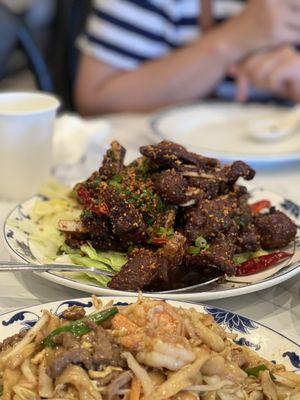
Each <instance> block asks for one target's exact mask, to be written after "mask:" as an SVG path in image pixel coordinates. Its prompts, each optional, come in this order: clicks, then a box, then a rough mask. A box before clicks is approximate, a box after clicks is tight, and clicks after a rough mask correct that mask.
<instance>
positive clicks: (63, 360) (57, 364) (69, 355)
mask: <svg viewBox="0 0 300 400" xmlns="http://www.w3.org/2000/svg"><path fill="white" fill-rule="evenodd" d="M70 364H75V365H83V366H84V368H85V369H91V368H92V367H93V360H92V355H91V353H90V351H89V350H87V349H81V348H76V349H73V350H67V351H64V352H62V353H61V354H59V355H58V356H56V357H55V358H54V359H53V361H51V362H50V364H49V365H48V367H47V374H48V375H49V376H50V378H52V379H56V378H57V377H59V376H60V375H61V373H62V372H63V370H64V369H65V368H67V367H68V366H69V365H70Z"/></svg>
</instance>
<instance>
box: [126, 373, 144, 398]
mask: <svg viewBox="0 0 300 400" xmlns="http://www.w3.org/2000/svg"><path fill="white" fill-rule="evenodd" d="M140 396H141V382H140V380H139V379H138V378H137V377H136V376H134V377H133V378H132V381H131V390H130V397H129V400H140Z"/></svg>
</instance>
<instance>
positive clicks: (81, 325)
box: [42, 307, 118, 347]
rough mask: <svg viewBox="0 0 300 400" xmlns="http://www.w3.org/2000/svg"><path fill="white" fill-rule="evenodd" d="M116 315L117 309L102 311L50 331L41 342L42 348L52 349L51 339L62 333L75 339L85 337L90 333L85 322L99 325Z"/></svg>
mask: <svg viewBox="0 0 300 400" xmlns="http://www.w3.org/2000/svg"><path fill="white" fill-rule="evenodd" d="M117 313H118V309H117V307H112V308H108V309H107V310H103V311H100V312H97V313H95V314H91V315H89V316H88V317H86V318H84V319H79V320H78V321H75V322H73V323H71V324H66V325H63V326H61V327H59V328H57V329H55V330H54V331H52V332H51V333H50V334H49V335H48V336H46V337H45V338H44V340H43V342H42V345H43V346H44V347H54V342H53V340H52V339H53V338H54V337H55V336H57V335H59V334H60V333H63V332H71V333H73V335H74V336H75V337H76V338H80V337H81V336H83V335H85V334H86V333H88V332H90V330H91V329H90V328H89V327H88V326H87V325H86V323H85V321H86V320H89V321H92V322H95V323H96V324H99V323H100V322H103V321H105V320H106V319H108V318H110V317H112V316H113V315H115V314H117Z"/></svg>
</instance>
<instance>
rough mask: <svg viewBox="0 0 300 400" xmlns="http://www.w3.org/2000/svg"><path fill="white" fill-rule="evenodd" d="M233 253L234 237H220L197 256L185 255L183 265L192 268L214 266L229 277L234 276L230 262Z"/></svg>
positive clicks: (234, 249)
mask: <svg viewBox="0 0 300 400" xmlns="http://www.w3.org/2000/svg"><path fill="white" fill-rule="evenodd" d="M235 251H236V246H235V244H234V237H232V238H231V237H230V236H225V235H220V236H219V237H218V238H216V239H215V240H213V241H212V242H211V243H210V246H209V249H208V250H202V251H201V252H200V253H199V254H186V258H185V263H186V265H187V266H188V267H193V268H201V267H211V266H214V267H216V268H218V269H220V270H221V271H224V272H225V273H226V274H227V275H229V276H230V275H234V274H235V265H234V263H233V261H232V257H233V255H234V254H235Z"/></svg>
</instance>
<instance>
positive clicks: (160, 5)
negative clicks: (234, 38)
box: [79, 0, 243, 70]
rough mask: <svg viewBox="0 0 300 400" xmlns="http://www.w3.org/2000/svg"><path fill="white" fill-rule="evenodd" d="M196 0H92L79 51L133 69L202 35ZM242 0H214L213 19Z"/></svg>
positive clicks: (239, 5)
mask: <svg viewBox="0 0 300 400" xmlns="http://www.w3.org/2000/svg"><path fill="white" fill-rule="evenodd" d="M200 4H201V2H200V1H199V0H94V2H93V10H92V13H91V15H90V17H89V19H88V21H87V27H86V31H85V33H84V35H82V37H81V38H80V40H79V47H80V49H81V51H82V52H84V53H85V54H89V55H91V56H93V57H95V58H97V59H99V60H101V61H103V62H105V63H107V64H109V65H112V66H113V67H115V68H118V69H122V70H132V69H135V68H137V67H138V65H139V64H140V63H143V62H145V61H147V60H153V59H157V58H161V57H163V56H165V55H167V54H168V53H169V52H171V51H172V50H174V49H177V48H179V47H181V46H183V45H185V44H187V43H190V42H191V41H193V40H194V39H196V38H197V37H199V35H201V27H200V26H199V15H200V13H201V9H200V8H201V5H200ZM242 4H243V2H242V1H241V0H213V9H214V16H215V18H216V20H217V21H222V20H224V19H227V18H230V17H231V16H233V15H235V14H237V13H239V12H240V11H241V9H242V7H243V5H242Z"/></svg>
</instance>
